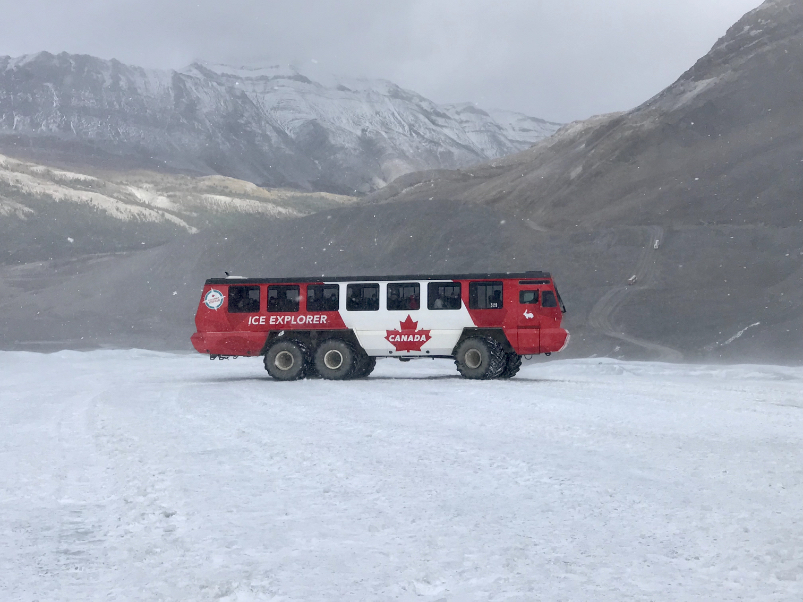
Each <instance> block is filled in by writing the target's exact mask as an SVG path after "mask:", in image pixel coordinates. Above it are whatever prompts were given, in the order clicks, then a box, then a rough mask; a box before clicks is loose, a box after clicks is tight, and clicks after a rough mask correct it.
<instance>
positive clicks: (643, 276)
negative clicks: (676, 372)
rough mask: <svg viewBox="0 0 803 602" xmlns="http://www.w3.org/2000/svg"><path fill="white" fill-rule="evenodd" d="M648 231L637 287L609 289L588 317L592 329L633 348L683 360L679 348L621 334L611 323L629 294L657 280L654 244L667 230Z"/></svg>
mask: <svg viewBox="0 0 803 602" xmlns="http://www.w3.org/2000/svg"><path fill="white" fill-rule="evenodd" d="M645 230H646V231H647V234H648V235H649V240H648V241H647V245H646V246H645V247H644V250H643V251H642V253H641V255H640V256H639V259H638V262H637V263H636V267H635V272H634V275H635V276H636V283H637V284H633V285H627V284H622V285H618V286H615V287H613V288H612V289H610V290H609V291H608V292H607V293H605V294H604V295H603V296H602V298H601V299H600V300H599V301H597V303H596V304H595V305H594V307H593V308H592V309H591V312H590V313H589V315H588V323H589V324H590V325H591V326H592V327H593V328H595V329H597V330H598V331H600V332H601V333H603V334H605V335H607V336H609V337H613V338H615V339H619V340H620V341H625V342H627V343H632V344H633V345H638V346H639V347H641V348H643V349H647V350H649V351H653V352H655V353H657V354H658V358H659V359H661V360H665V361H681V360H682V359H683V354H682V353H680V352H679V351H677V350H676V349H672V348H671V347H667V346H665V345H659V344H658V343H653V342H651V341H646V340H644V339H639V338H637V337H634V336H631V335H628V334H626V333H624V332H622V331H621V329H619V328H615V327H614V326H613V323H612V319H613V317H614V315H615V314H616V312H617V311H618V310H619V308H620V307H622V304H623V303H624V302H625V301H626V300H627V297H628V295H630V293H632V292H633V291H635V290H645V289H648V288H650V286H652V284H653V280H654V279H655V273H656V269H657V268H656V259H655V252H656V249H655V244H656V242H658V241H661V240H662V239H663V237H664V229H663V228H662V227H661V226H647V227H646V228H645Z"/></svg>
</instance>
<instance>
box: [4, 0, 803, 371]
mask: <svg viewBox="0 0 803 602" xmlns="http://www.w3.org/2000/svg"><path fill="white" fill-rule="evenodd" d="M801 13H803V9H801V3H800V2H799V0H797V1H795V2H791V1H789V0H775V1H770V2H766V3H765V4H763V5H762V6H761V7H760V8H759V9H757V10H755V11H752V12H751V13H749V14H747V15H746V16H745V17H744V18H743V19H742V20H740V21H739V23H737V24H736V25H735V26H734V27H732V28H731V29H730V30H729V31H728V33H727V34H726V36H725V37H724V38H723V39H722V40H720V41H719V42H718V43H717V44H716V45H715V46H714V48H713V49H712V51H711V52H710V53H709V54H708V55H706V56H705V57H703V58H702V59H700V61H698V62H697V64H696V65H695V66H694V67H693V68H692V69H691V70H690V71H688V72H687V73H686V74H684V75H683V76H682V77H681V78H680V79H679V80H678V82H676V83H674V84H673V85H672V86H670V87H669V88H668V89H667V90H665V91H664V92H663V93H661V94H659V95H658V96H656V97H655V98H653V99H650V100H649V101H648V102H646V103H645V104H644V105H642V106H640V107H638V108H636V109H634V110H633V111H629V112H626V113H620V114H618V115H613V116H611V115H609V116H602V117H597V118H593V119H590V120H587V121H585V122H580V123H576V124H571V125H569V126H566V127H564V128H563V130H562V131H560V132H558V133H557V134H556V135H555V136H553V137H552V138H550V139H547V140H544V141H542V142H540V143H539V144H537V145H536V146H535V147H533V148H532V149H530V150H527V151H524V152H521V153H518V154H515V155H512V156H510V157H504V158H500V159H496V160H493V161H489V162H486V163H485V164H483V165H475V166H473V167H471V168H470V169H466V170H457V171H446V170H434V171H433V170H431V171H428V172H425V173H418V174H408V175H405V176H401V177H400V178H398V179H397V180H396V181H394V182H392V183H391V184H389V185H388V186H387V187H386V188H385V189H383V190H381V191H379V192H376V193H374V194H372V195H370V196H368V197H366V198H363V199H361V200H360V201H358V202H348V205H346V204H345V203H343V204H339V205H332V206H331V207H329V208H327V209H325V210H321V211H318V212H316V213H313V214H311V215H305V216H302V217H298V218H295V219H284V220H277V219H274V218H271V219H270V220H266V221H264V222H259V223H257V222H256V220H251V221H253V222H254V223H250V224H247V225H242V224H231V223H230V224H225V225H221V227H219V228H209V227H206V228H204V229H203V230H202V231H201V232H199V233H197V234H192V235H190V234H187V235H182V236H181V237H176V238H175V239H174V240H172V241H171V242H169V243H167V244H164V245H161V246H156V247H154V248H146V249H145V250H143V251H133V250H128V251H125V252H120V253H114V254H98V255H92V256H86V255H85V256H77V257H71V258H68V259H60V258H54V259H53V260H47V261H40V262H31V263H27V264H22V265H0V284H1V285H2V286H3V291H4V295H3V297H2V298H1V299H0V345H2V346H3V347H4V348H15V349H55V348H64V347H72V348H89V347H98V346H114V347H132V346H140V347H151V348H161V349H188V348H189V343H188V340H189V336H190V334H191V333H192V331H193V322H192V320H193V314H194V310H195V307H197V303H198V295H199V294H200V290H201V286H202V283H203V280H204V279H205V278H207V277H210V276H216V275H217V276H219V275H221V274H222V272H223V271H224V270H227V271H231V272H233V273H237V274H241V275H246V276H318V275H330V276H335V275H348V274H354V273H358V272H359V273H379V272H382V273H403V272H407V273H419V274H435V273H441V274H448V273H450V272H451V273H455V272H471V271H483V270H488V271H506V270H515V271H523V270H547V271H550V272H552V273H553V275H554V277H555V280H556V282H557V284H558V286H559V287H560V291H561V295H562V297H563V299H564V300H565V302H566V305H567V307H568V313H567V314H566V315H565V324H566V326H567V328H568V329H569V330H570V331H571V333H572V339H571V343H570V344H569V347H568V348H567V350H566V351H565V352H564V353H562V354H560V357H567V356H568V357H572V356H574V357H577V356H609V357H624V358H642V359H660V360H664V361H679V360H683V361H696V360H704V361H706V362H711V361H729V362H765V361H766V362H773V363H793V364H799V363H801V362H803V223H801V221H800V220H801V215H800V211H801V210H802V209H803V185H802V184H801V180H800V178H801V172H802V171H803V164H801V159H803V146H802V145H803V135H802V134H803V132H801V127H803V124H802V123H801V120H800V115H801V113H800V109H801V105H800V99H801V98H803V90H802V89H801V86H803V78H801V77H800V74H801V73H803V44H802V43H801V36H802V35H803V14H801ZM450 110H451V111H453V113H454V114H455V115H457V116H460V115H462V117H460V119H462V120H463V122H464V123H466V124H470V123H472V120H473V119H478V118H476V117H474V116H473V115H472V113H471V108H470V107H468V110H464V109H463V108H461V107H455V108H452V109H450ZM497 119H498V118H497ZM497 123H499V121H497ZM509 123H510V124H511V127H520V128H521V129H523V130H527V129H529V128H530V125H528V124H527V123H526V122H516V121H515V120H514V121H511V122H509ZM466 127H467V126H466ZM182 219H184V218H183V217H182ZM187 219H190V218H189V217H187ZM187 223H188V224H190V223H191V222H187ZM192 223H194V222H192ZM634 277H635V278H634ZM624 377H626V375H624Z"/></svg>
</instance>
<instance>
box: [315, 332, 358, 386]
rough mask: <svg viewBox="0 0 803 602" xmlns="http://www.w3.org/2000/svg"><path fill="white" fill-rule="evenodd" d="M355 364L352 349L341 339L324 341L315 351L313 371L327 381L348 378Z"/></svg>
mask: <svg viewBox="0 0 803 602" xmlns="http://www.w3.org/2000/svg"><path fill="white" fill-rule="evenodd" d="M356 364H357V354H356V353H355V351H354V348H353V347H352V346H351V345H349V344H348V343H347V342H346V341H344V340H342V339H326V340H325V341H324V342H323V343H321V344H320V345H319V346H318V349H316V350H315V370H316V372H317V373H318V374H319V375H320V376H321V377H322V378H325V379H327V380H343V379H344V378H349V377H350V376H351V375H352V373H353V372H354V368H355V367H356Z"/></svg>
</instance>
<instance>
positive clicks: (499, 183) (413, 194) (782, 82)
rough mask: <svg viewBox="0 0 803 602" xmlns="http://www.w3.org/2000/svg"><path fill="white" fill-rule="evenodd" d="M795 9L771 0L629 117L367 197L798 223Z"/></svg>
mask: <svg viewBox="0 0 803 602" xmlns="http://www.w3.org/2000/svg"><path fill="white" fill-rule="evenodd" d="M801 98H803V2H800V0H770V1H769V2H765V3H764V4H762V5H761V6H760V7H759V8H757V9H755V10H753V11H751V12H750V13H748V14H747V15H745V16H744V17H743V18H742V19H741V20H740V21H739V22H738V23H736V24H735V25H734V26H733V27H731V28H730V29H729V30H728V32H727V34H726V35H725V36H724V37H723V38H721V39H720V40H719V41H718V42H717V43H716V44H715V45H714V47H713V48H712V49H711V51H710V52H709V53H708V54H707V55H706V56H704V57H703V58H701V59H700V60H699V61H697V63H696V64H695V65H694V66H693V67H692V68H691V69H689V70H688V71H687V72H686V73H684V74H683V75H682V76H681V77H680V78H679V79H678V80H677V81H676V82H675V83H674V84H672V85H671V86H669V87H668V88H667V89H666V90H664V91H663V92H661V93H660V94H658V95H657V96H655V97H654V98H652V99H650V100H648V101H647V102H645V103H644V104H642V105H641V106H639V107H637V108H635V109H634V110H632V111H628V112H625V113H617V114H612V115H602V116H598V117H594V118H592V119H589V120H586V121H581V122H577V123H572V124H569V125H567V126H565V127H563V128H562V129H561V130H560V131H559V132H558V133H557V134H556V135H555V136H552V137H550V138H547V139H545V140H542V141H541V142H540V143H539V144H537V145H536V146H534V147H533V148H531V149H529V150H526V151H523V152H521V153H518V154H515V155H511V156H508V157H504V158H503V159H500V160H495V161H491V162H486V163H485V164H483V165H481V166H472V167H471V168H470V169H464V170H460V171H451V172H443V171H439V172H436V173H419V174H410V175H407V176H405V177H402V178H400V179H399V180H397V181H396V182H394V183H393V184H392V185H391V186H388V187H387V188H385V189H383V190H381V191H378V192H377V193H376V194H375V195H374V197H373V198H374V199H375V200H378V201H384V200H389V199H392V200H393V201H394V202H398V201H401V200H404V199H428V198H430V197H433V198H436V199H437V198H459V199H462V200H468V201H474V202H481V203H485V204H489V205H491V206H494V207H499V208H503V209H505V210H508V211H511V212H513V213H515V214H517V215H519V216H521V217H524V218H526V219H528V220H530V221H532V222H533V223H535V224H537V225H538V226H540V227H545V228H550V229H555V228H557V229H566V228H576V227H581V228H582V227H585V228H599V227H610V226H614V225H645V224H659V223H660V224H662V225H664V226H680V225H699V224H723V225H725V224H728V225H740V224H772V225H776V226H786V225H792V224H801V223H803V201H802V200H801V199H803V162H802V161H803V118H802V117H801V115H803V113H801V111H802V110H803V109H802V108H801Z"/></svg>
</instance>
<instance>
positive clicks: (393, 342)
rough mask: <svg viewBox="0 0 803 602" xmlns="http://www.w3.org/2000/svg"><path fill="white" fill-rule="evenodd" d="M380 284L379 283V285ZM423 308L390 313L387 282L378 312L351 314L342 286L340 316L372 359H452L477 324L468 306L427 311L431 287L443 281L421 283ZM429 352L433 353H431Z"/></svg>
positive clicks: (383, 284) (382, 285)
mask: <svg viewBox="0 0 803 602" xmlns="http://www.w3.org/2000/svg"><path fill="white" fill-rule="evenodd" d="M375 282H376V281H375ZM418 282H419V284H420V285H421V302H420V304H421V307H420V308H419V309H416V310H394V311H390V310H388V309H387V282H376V283H377V284H379V309H378V310H377V311H347V310H346V291H347V287H348V285H349V284H370V283H371V282H370V281H365V282H359V283H358V282H353V283H352V282H347V283H332V284H339V285H340V315H341V317H342V318H343V322H344V323H345V325H346V327H348V328H350V329H352V330H353V331H354V333H355V335H356V336H357V340H358V341H359V342H360V345H361V346H362V347H363V349H365V351H366V352H367V353H368V354H369V355H376V356H384V357H400V356H401V357H404V356H424V357H426V356H427V355H450V354H451V353H452V349H454V346H455V345H456V344H457V341H458V339H459V338H460V335H461V333H462V332H463V329H464V328H471V327H472V326H474V323H473V322H472V320H471V315H470V314H469V313H468V309H467V308H466V307H465V305H462V304H461V307H460V309H454V310H446V309H438V310H435V309H433V310H430V309H428V308H427V292H428V291H427V284H429V283H430V282H444V281H443V280H421V281H418ZM427 352H429V353H427Z"/></svg>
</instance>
